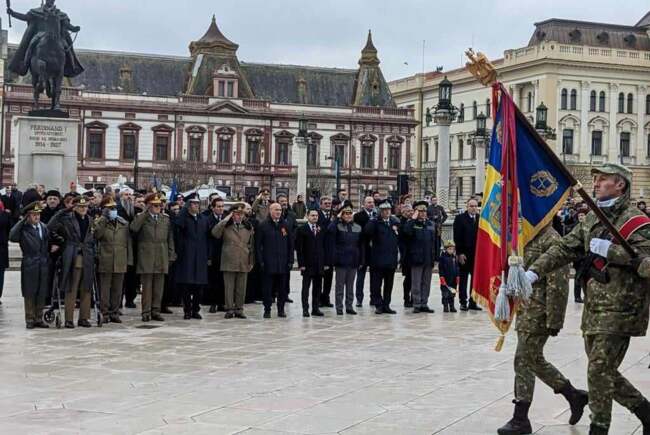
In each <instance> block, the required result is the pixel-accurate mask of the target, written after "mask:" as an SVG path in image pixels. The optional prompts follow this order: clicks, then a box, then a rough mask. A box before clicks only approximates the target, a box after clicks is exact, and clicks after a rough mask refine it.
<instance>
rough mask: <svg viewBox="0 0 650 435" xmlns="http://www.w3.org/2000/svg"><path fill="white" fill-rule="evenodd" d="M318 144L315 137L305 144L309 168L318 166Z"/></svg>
mask: <svg viewBox="0 0 650 435" xmlns="http://www.w3.org/2000/svg"><path fill="white" fill-rule="evenodd" d="M318 145H320V141H318V140H316V139H312V140H311V141H309V144H307V167H309V168H315V167H317V166H318V164H317V162H318Z"/></svg>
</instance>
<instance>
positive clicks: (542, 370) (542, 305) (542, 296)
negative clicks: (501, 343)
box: [515, 225, 569, 402]
mask: <svg viewBox="0 0 650 435" xmlns="http://www.w3.org/2000/svg"><path fill="white" fill-rule="evenodd" d="M557 240H560V235H559V234H558V233H557V231H555V230H554V229H553V227H552V226H550V225H549V226H547V227H546V228H545V229H543V230H542V231H541V232H540V233H539V234H538V235H537V237H535V238H534V239H533V240H532V241H531V242H530V243H529V244H528V245H527V246H526V249H525V251H524V260H525V263H526V267H528V266H530V265H531V264H532V263H533V262H534V261H535V260H536V259H537V258H539V257H540V256H541V255H542V254H543V253H544V252H546V250H548V249H549V247H550V246H551V245H552V244H553V242H555V241H557ZM568 295H569V266H568V265H565V266H564V267H562V268H560V269H557V270H555V271H554V272H553V273H550V274H548V275H547V276H545V277H544V278H542V279H540V280H539V281H537V282H536V283H535V284H534V285H533V294H532V296H531V298H530V302H529V303H528V304H527V305H526V306H522V307H520V308H519V312H518V314H517V324H516V328H515V329H516V330H517V350H516V352H515V399H516V400H517V401H525V402H531V401H532V400H533V391H534V390H535V376H537V377H538V378H539V379H540V380H541V381H542V382H544V383H545V384H546V385H548V386H549V387H551V388H552V389H553V391H555V393H556V394H557V393H560V392H561V391H562V390H563V388H564V387H565V386H566V385H567V384H568V382H569V381H568V379H567V378H565V377H564V376H563V375H562V373H560V371H559V370H558V369H557V368H555V367H554V366H553V365H552V364H550V363H549V362H548V361H546V359H545V358H544V345H545V344H546V341H547V340H548V338H549V337H550V336H555V335H557V333H558V332H559V331H560V329H562V326H563V325H564V316H565V314H566V305H567V298H568Z"/></svg>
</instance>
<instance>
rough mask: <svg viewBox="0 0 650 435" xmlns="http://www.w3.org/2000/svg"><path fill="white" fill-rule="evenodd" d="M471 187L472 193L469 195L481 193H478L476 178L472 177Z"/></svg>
mask: <svg viewBox="0 0 650 435" xmlns="http://www.w3.org/2000/svg"><path fill="white" fill-rule="evenodd" d="M469 183H470V184H469V186H470V191H469V193H470V194H471V195H474V194H475V193H481V192H477V191H476V177H471V178H470V180H469Z"/></svg>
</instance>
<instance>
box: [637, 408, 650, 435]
mask: <svg viewBox="0 0 650 435" xmlns="http://www.w3.org/2000/svg"><path fill="white" fill-rule="evenodd" d="M634 415H636V416H637V418H638V419H639V420H641V423H643V435H650V402H648V400H647V399H646V400H644V401H643V403H642V404H641V405H639V406H637V408H636V409H635V410H634Z"/></svg>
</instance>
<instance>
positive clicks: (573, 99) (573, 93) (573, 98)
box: [571, 89, 578, 110]
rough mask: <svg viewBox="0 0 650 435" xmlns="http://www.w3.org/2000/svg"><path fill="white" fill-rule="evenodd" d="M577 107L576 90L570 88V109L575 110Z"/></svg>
mask: <svg viewBox="0 0 650 435" xmlns="http://www.w3.org/2000/svg"><path fill="white" fill-rule="evenodd" d="M577 107H578V91H576V90H575V89H571V110H576V109H577Z"/></svg>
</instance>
